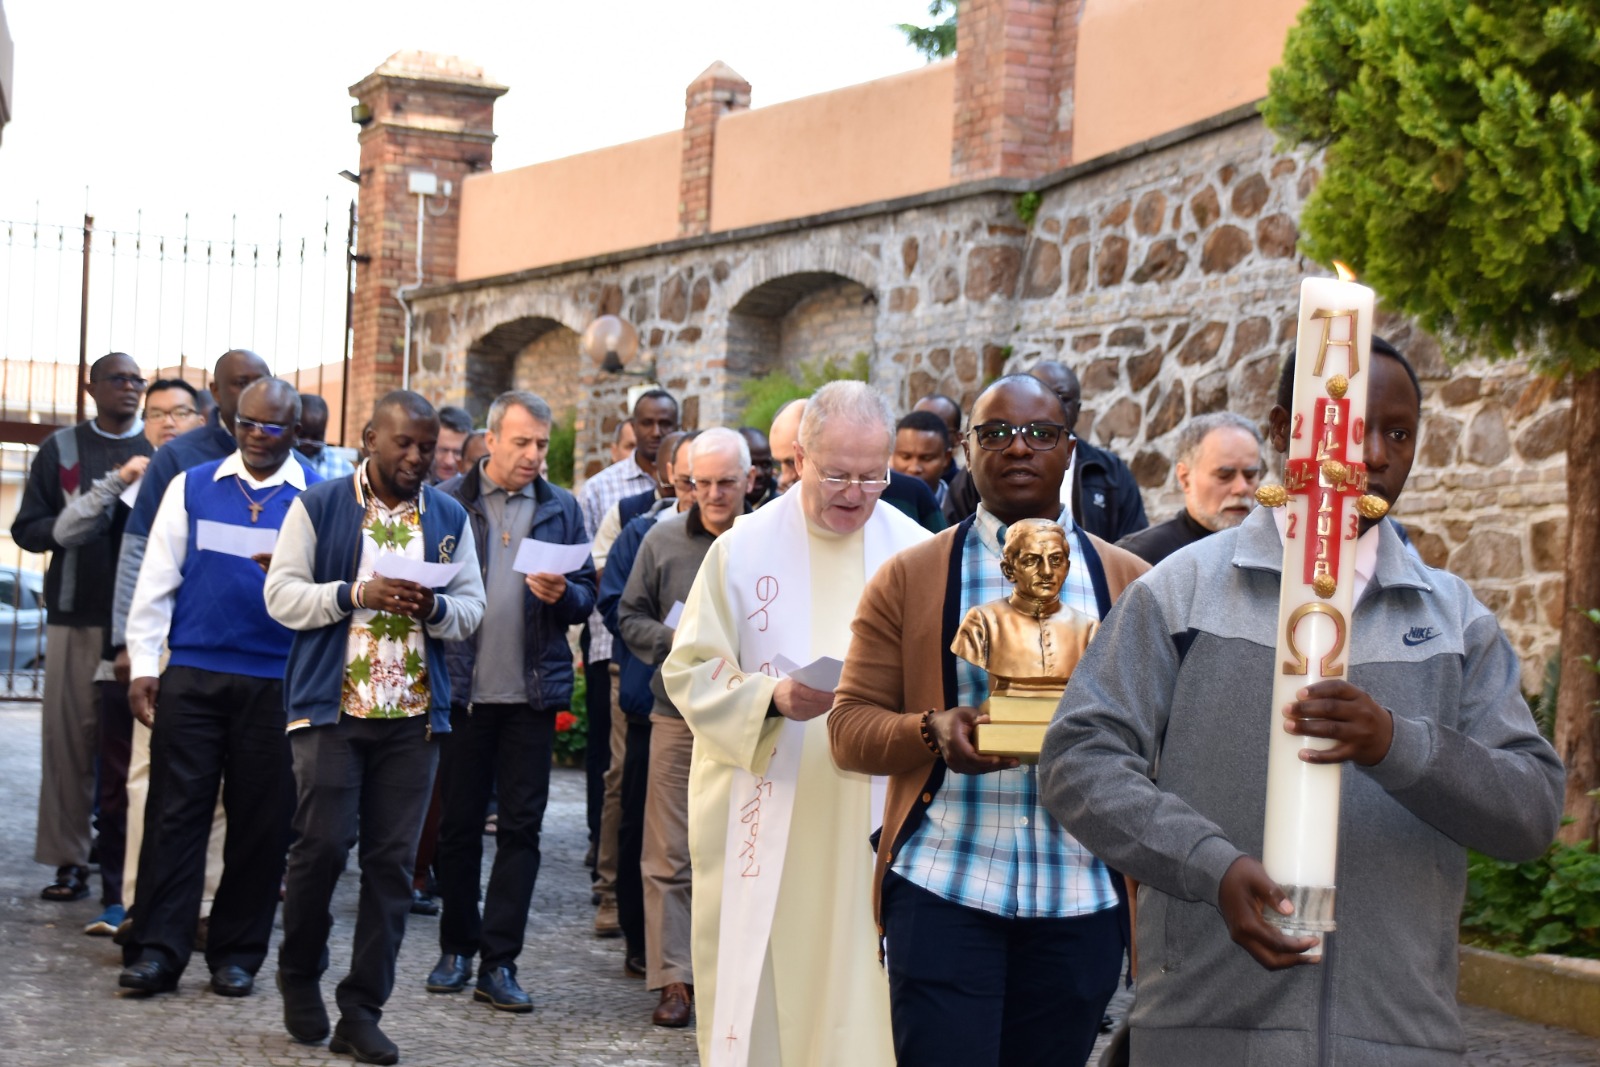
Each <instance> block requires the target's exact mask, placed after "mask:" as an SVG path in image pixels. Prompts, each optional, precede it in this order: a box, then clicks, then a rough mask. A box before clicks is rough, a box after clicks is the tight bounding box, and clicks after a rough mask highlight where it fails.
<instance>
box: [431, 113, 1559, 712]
mask: <svg viewBox="0 0 1600 1067" xmlns="http://www.w3.org/2000/svg"><path fill="white" fill-rule="evenodd" d="M1317 178H1318V169H1317V165H1316V160H1315V159H1314V158H1312V159H1307V158H1304V157H1300V156H1285V155H1278V154H1274V151H1273V137H1272V135H1271V134H1270V132H1269V131H1267V130H1266V129H1265V127H1264V126H1263V125H1262V124H1261V122H1260V121H1259V119H1257V118H1256V117H1255V116H1254V115H1253V114H1250V113H1248V112H1245V113H1240V114H1235V115H1233V116H1230V117H1228V119H1227V120H1226V121H1219V122H1216V123H1213V124H1208V125H1206V126H1204V127H1202V128H1199V129H1195V130H1190V131H1187V132H1185V133H1182V134H1179V135H1173V136H1171V137H1169V138H1165V139H1162V140H1161V141H1159V142H1152V143H1150V144H1146V145H1144V146H1139V147H1137V148H1135V149H1130V150H1127V151H1124V152H1121V153H1117V154H1116V155H1115V156H1113V157H1110V158H1109V159H1108V160H1104V161H1099V162H1097V163H1095V164H1091V165H1088V166H1085V167H1079V168H1075V169H1069V170H1067V171H1063V172H1059V173H1058V174H1057V175H1055V176H1054V177H1052V178H1046V179H1042V180H1040V181H1038V182H1034V183H1032V184H1031V185H1024V184H1021V183H1015V182H1013V183H1011V184H1010V185H1007V183H1005V182H1004V181H999V182H996V181H990V182H986V183H976V184H972V185H968V186H958V187H955V188H953V189H949V190H944V191H942V192H939V193H931V194H924V195H922V196H918V197H911V198H907V199H905V200H903V201H898V202H895V203H891V204H885V205H872V206H869V207H865V208H862V209H857V210H852V211H844V212H835V213H832V214H831V215H827V216H821V217H818V218H814V219H806V220H797V221H796V222H794V223H782V224H773V225H769V226H762V227H753V228H751V229H750V230H746V231H736V232H732V233H727V234H717V235H711V236H702V237H695V238H688V239H685V240H681V241H677V242H673V243H671V244H668V245H662V246H657V247H655V248H650V249H642V250H638V251H636V252H627V253H618V254H614V255H609V256H602V257H596V258H594V259H592V260H586V261H583V262H580V263H575V264H563V265H557V266H554V267H550V268H538V269H535V270H531V271H526V272H523V273H521V274H516V275H509V276H505V277H501V278H494V279H485V280H482V281H473V282H464V283H458V284H456V285H451V286H441V287H437V288H435V289H433V290H429V291H426V292H424V293H422V294H420V295H419V297H418V300H417V306H418V308H419V313H420V315H421V320H422V339H421V349H420V367H421V369H420V371H419V372H418V374H417V375H416V378H415V381H416V384H417V387H418V388H419V389H422V390H423V391H425V392H427V393H428V394H429V395H430V396H434V397H435V398H436V399H438V400H441V401H442V402H446V403H467V404H468V406H469V407H475V408H479V409H481V407H482V406H483V405H484V403H486V399H487V398H489V397H492V396H493V395H494V392H495V391H498V390H499V389H503V388H506V387H508V386H510V385H511V384H513V382H514V381H515V382H516V383H518V384H521V383H523V382H527V383H530V384H531V383H534V382H536V381H549V380H551V379H552V378H555V379H558V380H560V381H562V382H567V383H573V384H574V385H575V386H576V393H575V403H576V407H577V411H578V416H577V422H578V430H579V442H578V447H579V470H580V472H583V473H592V472H593V471H594V470H596V469H598V466H599V464H600V462H601V449H602V448H603V446H604V443H605V440H606V434H607V433H608V432H609V430H610V428H611V427H614V425H615V422H616V420H617V419H619V418H621V417H623V416H624V406H623V405H624V399H625V395H626V385H627V384H628V383H627V382H626V381H625V380H621V379H617V378H614V377H611V376H603V375H601V374H599V372H598V370H597V368H596V367H595V366H594V365H593V363H592V361H590V360H589V359H588V357H586V356H584V355H582V354H581V353H579V352H578V351H577V350H576V347H575V346H570V345H561V346H559V351H558V352H555V351H552V353H551V354H550V355H549V356H548V357H538V356H536V355H535V354H534V353H533V352H532V350H530V349H528V346H529V345H536V344H539V343H540V341H539V339H540V338H543V337H547V336H548V335H549V334H550V333H551V332H553V331H558V330H559V331H567V332H577V331H581V330H582V329H583V328H584V327H585V326H587V325H588V323H589V322H591V321H593V319H594V318H595V317H596V316H597V315H598V314H601V313H603V312H605V311H615V312H617V313H619V314H622V315H624V316H625V317H627V318H628V319H629V320H630V321H631V322H633V323H634V325H635V326H637V327H638V329H639V332H640V336H641V339H642V341H643V344H644V347H645V349H646V351H647V353H648V354H649V355H651V356H653V357H654V358H655V359H656V360H657V362H658V374H657V377H658V379H659V380H660V381H661V382H662V384H664V385H665V386H666V387H667V388H668V389H671V390H672V391H673V392H674V393H676V394H677V395H679V396H680V397H682V398H684V401H685V404H684V418H685V422H686V423H687V424H689V425H714V424H719V423H727V424H737V421H738V417H739V392H738V385H739V383H740V382H741V381H743V380H745V378H747V377H748V376H750V375H756V374H762V373H765V372H767V371H769V370H773V369H776V368H779V367H786V368H790V369H792V368H794V367H795V365H796V361H797V360H814V359H817V358H820V357H824V356H826V355H830V354H832V355H837V356H839V357H841V358H843V359H845V360H848V359H849V358H850V356H851V355H853V354H854V352H856V351H865V352H867V353H868V354H869V357H870V360H871V368H872V369H871V376H872V381H873V382H874V383H875V384H876V385H878V386H879V387H880V388H882V389H883V390H884V391H885V392H886V393H887V394H888V396H889V397H890V398H891V399H892V401H893V402H894V403H895V405H896V406H897V408H899V409H902V410H903V409H906V408H908V407H909V405H910V404H911V403H912V402H913V401H914V400H915V399H916V398H917V397H919V396H922V395H925V394H927V393H929V392H933V391H942V392H947V393H950V394H951V395H953V396H955V397H957V398H958V399H959V400H960V401H961V402H962V404H963V405H968V404H970V403H971V401H972V400H973V398H974V397H975V396H976V394H977V392H978V391H979V389H980V388H981V387H982V385H983V384H984V383H985V382H987V381H989V380H991V379H993V378H994V377H995V376H997V375H999V374H1001V373H1006V372H1011V371H1017V370H1025V369H1027V368H1028V367H1029V366H1031V365H1033V364H1034V363H1036V362H1038V361H1039V360H1042V359H1060V360H1062V361H1063V362H1066V363H1068V364H1070V365H1071V366H1073V367H1075V368H1076V369H1077V370H1078V371H1079V373H1080V375H1081V376H1082V379H1083V386H1084V412H1083V417H1082V421H1081V422H1080V424H1079V427H1078V430H1079V432H1080V434H1082V435H1084V436H1086V437H1088V438H1089V439H1091V440H1093V441H1095V442H1096V443H1098V444H1102V445H1105V446H1107V447H1110V448H1111V449H1113V450H1114V451H1116V452H1117V453H1119V454H1120V455H1122V456H1123V457H1124V458H1126V459H1127V460H1128V462H1129V463H1130V464H1131V466H1132V467H1133V469H1134V471H1135V473H1136V475H1137V476H1138V478H1139V481H1140V484H1141V486H1142V487H1143V488H1144V492H1145V497H1146V507H1147V510H1148V511H1149V513H1150V515H1151V517H1152V519H1153V520H1155V521H1160V520H1161V519H1164V518H1166V517H1168V516H1170V515H1171V514H1173V513H1174V512H1175V511H1176V510H1177V508H1178V507H1180V506H1181V496H1180V494H1179V493H1178V491H1177V488H1176V486H1175V484H1174V480H1173V475H1172V462H1173V460H1172V449H1173V446H1174V443H1175V439H1176V431H1177V428H1178V427H1179V426H1180V425H1181V424H1182V422H1183V420H1184V419H1186V418H1187V417H1189V416H1191V415H1194V414H1200V413H1203V412H1207V411H1215V410H1220V409H1223V408H1228V409H1232V410H1234V411H1238V412H1241V413H1243V414H1246V415H1248V416H1249V417H1251V418H1254V419H1256V420H1258V421H1259V422H1261V423H1263V424H1264V423H1265V420H1266V415H1267V411H1268V409H1269V407H1270V397H1271V395H1272V393H1273V390H1274V387H1275V381H1276V375H1277V371H1278V366H1279V362H1280V360H1281V358H1282V356H1283V355H1284V354H1285V353H1286V352H1287V351H1288V350H1289V348H1290V347H1291V346H1292V343H1293V333H1294V323H1295V312H1296V307H1297V304H1298V284H1299V281H1300V279H1301V278H1303V277H1305V276H1307V275H1308V274H1319V273H1325V271H1324V269H1323V268H1322V267H1320V266H1319V265H1317V264H1312V263H1308V262H1306V261H1305V260H1304V259H1302V258H1301V257H1300V256H1299V255H1298V253H1297V251H1296V247H1295V246H1296V240H1297V237H1298V231H1297V228H1296V223H1295V219H1296V217H1297V216H1298V213H1299V210H1300V206H1301V204H1302V203H1303V202H1304V200H1305V198H1306V196H1307V195H1308V194H1309V192H1310V191H1311V189H1312V188H1313V187H1314V186H1315V183H1316V181H1317ZM1027 188H1031V189H1035V190H1037V192H1038V196H1039V199H1038V203H1037V211H1036V213H1035V214H1034V215H1033V216H1032V218H1031V219H1024V218H1023V217H1022V215H1023V213H1024V211H1025V205H1024V202H1023V201H1022V200H1021V199H1020V198H1019V197H1018V196H1017V193H1016V190H1020V189H1027ZM1379 328H1380V330H1381V331H1383V332H1385V333H1386V334H1387V335H1389V336H1390V337H1391V338H1393V339H1395V340H1396V341H1397V342H1398V343H1399V344H1400V345H1401V347H1402V348H1403V349H1404V350H1406V351H1407V352H1408V353H1409V354H1410V355H1411V356H1412V358H1413V360H1414V361H1415V362H1416V364H1417V367H1418V371H1419V373H1420V374H1421V376H1422V379H1423V386H1424V389H1425V391H1426V392H1427V397H1426V401H1425V421H1424V429H1423V435H1422V442H1421V451H1420V454H1419V458H1418V463H1417V467H1416V471H1415V473H1414V474H1413V476H1412V480H1411V483H1410V485H1409V489H1408V492H1407V494H1406V496H1405V497H1404V498H1403V499H1402V500H1401V501H1400V503H1399V505H1398V507H1397V508H1396V511H1395V515H1396V517H1397V518H1398V519H1400V520H1401V521H1402V522H1403V523H1405V524H1406V526H1407V528H1408V530H1409V531H1410V533H1411V536H1412V537H1413V539H1414V541H1415V542H1416V544H1417V547H1418V550H1419V551H1420V552H1421V554H1422V556H1423V558H1424V559H1426V560H1427V561H1428V562H1429V563H1432V564H1435V565H1442V566H1449V567H1450V568H1451V569H1452V570H1455V571H1457V572H1458V573H1460V574H1462V575H1463V576H1464V577H1466V578H1467V579H1468V580H1469V581H1471V582H1472V583H1473V586H1474V588H1475V589H1476V590H1477V592H1478V595H1479V596H1480V597H1482V598H1483V599H1484V601H1485V602H1486V603H1487V604H1489V606H1490V607H1491V608H1493V609H1495V610H1496V612H1497V614H1499V615H1500V617H1501V620H1502V622H1503V624H1504V625H1505V627H1506V629H1507V632H1508V634H1509V635H1510V637H1511V640H1512V642H1513V644H1514V645H1515V646H1516V648H1517V651H1518V653H1519V654H1520V655H1521V657H1522V659H1523V662H1524V683H1525V685H1526V686H1527V687H1529V688H1536V687H1537V683H1538V679H1539V677H1540V675H1541V673H1542V670H1543V666H1544V662H1545V660H1546V659H1547V658H1548V657H1549V656H1550V655H1551V653H1552V652H1553V651H1554V649H1555V646H1556V624H1557V621H1558V615H1559V612H1560V610H1561V607H1562V605H1561V587H1562V583H1561V574H1562V565H1561V564H1562V561H1561V557H1562V554H1563V546H1564V544H1565V522H1566V519H1565V515H1566V510H1565V505H1564V500H1565V489H1564V480H1563V479H1564V477H1565V456H1564V452H1563V448H1562V443H1563V434H1564V432H1565V428H1566V422H1565V418H1566V412H1567V399H1566V397H1565V395H1564V393H1563V392H1562V390H1561V389H1560V388H1558V387H1554V386H1552V384H1551V383H1548V382H1546V381H1544V380H1543V379H1539V378H1536V377H1533V376H1530V375H1529V374H1528V373H1527V372H1526V371H1525V370H1523V369H1522V368H1521V367H1519V366H1517V365H1515V364H1509V365H1508V364H1493V365H1491V364H1489V363H1486V362H1482V361H1469V362H1467V363H1464V364H1460V365H1458V366H1456V367H1455V368H1453V369H1452V368H1451V367H1450V366H1448V365H1447V364H1446V363H1445V361H1444V359H1443V356H1442V354H1441V352H1440V349H1439V346H1438V344H1437V343H1436V342H1435V341H1434V340H1433V339H1431V338H1430V337H1428V336H1426V335H1425V334H1422V333H1421V332H1420V331H1417V330H1414V329H1412V328H1411V327H1410V326H1409V325H1408V324H1407V323H1405V322H1403V321H1401V320H1399V319H1397V318H1395V317H1393V316H1388V317H1384V318H1382V320H1381V321H1380V323H1379ZM566 335H567V334H566V333H562V334H561V336H566ZM544 344H546V345H550V344H551V342H549V341H545V342H544ZM540 364H544V365H545V366H546V369H545V370H544V371H543V372H540V371H537V370H536V369H535V367H536V366H537V365H540ZM541 375H542V376H541ZM550 388H552V389H554V388H555V387H554V386H552V387H550ZM561 395H562V396H566V395H569V394H566V393H563V394H561Z"/></svg>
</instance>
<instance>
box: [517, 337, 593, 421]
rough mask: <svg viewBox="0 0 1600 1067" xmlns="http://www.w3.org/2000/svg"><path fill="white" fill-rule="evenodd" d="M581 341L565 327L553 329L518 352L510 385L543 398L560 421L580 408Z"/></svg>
mask: <svg viewBox="0 0 1600 1067" xmlns="http://www.w3.org/2000/svg"><path fill="white" fill-rule="evenodd" d="M578 340H579V338H578V335H577V334H576V333H575V332H573V331H572V330H569V329H567V328H566V327H564V326H563V327H559V328H557V329H554V330H551V331H550V332H549V333H547V334H545V335H544V336H542V337H540V338H539V339H538V340H536V341H533V342H532V343H531V344H529V345H528V347H526V348H524V349H523V350H522V351H521V352H519V353H518V354H517V358H516V362H515V363H514V364H513V365H512V369H511V388H513V389H526V390H528V391H529V392H531V393H536V394H538V395H539V396H541V397H543V398H544V401H545V403H547V404H549V405H550V410H551V411H552V412H554V413H555V417H556V421H558V422H564V421H566V418H567V412H569V411H576V410H577V407H578V400H579V398H580V396H581V386H580V383H579V381H578Z"/></svg>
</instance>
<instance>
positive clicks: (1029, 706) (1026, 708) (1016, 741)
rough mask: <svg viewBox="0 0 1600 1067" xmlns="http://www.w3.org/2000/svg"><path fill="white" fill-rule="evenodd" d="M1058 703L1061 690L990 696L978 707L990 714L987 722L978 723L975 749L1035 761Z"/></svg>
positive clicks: (1025, 761)
mask: <svg viewBox="0 0 1600 1067" xmlns="http://www.w3.org/2000/svg"><path fill="white" fill-rule="evenodd" d="M1060 703H1061V691H1060V690H1057V691H1056V692H1055V693H1053V694H1052V693H1049V692H1038V691H1035V692H1030V693H1029V694H1028V695H1027V696H1015V695H1012V694H1009V693H1004V694H1002V693H997V694H995V695H994V696H991V697H990V698H989V699H988V700H985V701H984V702H983V706H982V707H981V708H979V709H978V710H979V711H982V712H985V713H987V714H988V716H989V721H988V722H986V723H979V724H978V751H979V752H981V753H983V754H984V755H985V756H1012V757H1014V758H1016V759H1018V760H1021V761H1022V762H1023V763H1038V762H1039V748H1040V746H1041V745H1043V744H1044V731H1045V728H1046V727H1048V726H1049V725H1050V720H1051V719H1052V718H1054V717H1055V713H1056V705H1058V704H1060Z"/></svg>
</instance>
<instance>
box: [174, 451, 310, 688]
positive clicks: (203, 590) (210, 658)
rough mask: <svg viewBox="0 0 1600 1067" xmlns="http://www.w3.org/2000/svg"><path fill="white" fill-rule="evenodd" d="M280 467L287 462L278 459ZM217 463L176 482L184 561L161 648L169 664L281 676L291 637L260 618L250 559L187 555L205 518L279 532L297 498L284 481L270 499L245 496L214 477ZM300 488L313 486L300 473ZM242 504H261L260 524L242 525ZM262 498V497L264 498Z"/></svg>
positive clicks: (245, 518) (246, 510)
mask: <svg viewBox="0 0 1600 1067" xmlns="http://www.w3.org/2000/svg"><path fill="white" fill-rule="evenodd" d="M285 462H288V461H287V460H285ZM222 463H223V461H222V460H220V459H219V460H213V461H212V462H210V463H202V464H201V465H200V466H198V467H192V468H190V469H189V471H188V473H187V474H186V475H185V477H184V485H183V505H184V509H185V510H186V511H187V512H188V514H189V551H188V554H187V555H186V556H185V557H184V561H183V567H182V569H181V572H180V573H181V574H182V575H183V584H182V585H180V586H179V587H178V595H177V599H176V602H175V603H174V604H173V609H172V628H171V630H170V632H169V634H168V636H167V644H168V646H170V647H171V649H172V659H171V660H170V661H169V662H170V663H171V664H172V665H174V666H178V667H194V668H196V669H198V670H202V671H216V672H218V673H221V674H243V675H246V676H248V677H251V678H273V679H278V678H282V677H283V669H284V665H285V664H286V663H287V662H288V659H289V645H290V644H291V643H292V642H293V640H294V631H292V630H290V629H289V628H288V627H286V626H283V625H281V624H280V623H278V622H277V621H276V620H275V619H273V618H272V616H270V615H268V614H267V602H266V600H265V598H264V597H263V596H262V592H261V590H262V588H263V587H264V586H265V585H266V581H267V576H266V575H265V574H264V573H263V572H262V570H261V568H260V567H259V566H257V565H256V563H255V561H254V560H249V559H245V558H244V557H243V556H230V555H226V554H224V553H221V552H212V551H209V550H208V551H205V552H201V551H198V550H196V549H195V547H194V546H195V530H196V529H197V524H198V523H199V522H200V521H201V520H203V519H208V520H210V521H212V522H222V523H227V524H229V525H232V526H252V525H253V526H254V527H255V528H256V529H261V530H265V529H273V530H276V529H279V528H280V527H282V525H283V519H284V516H285V515H287V514H288V513H289V505H290V504H291V503H292V502H293V501H294V498H295V497H296V496H298V495H299V493H300V491H299V490H298V489H296V488H295V487H294V486H293V485H291V484H290V483H288V482H284V483H283V485H282V487H281V488H280V489H278V490H277V491H276V492H274V491H273V490H271V489H249V487H248V486H246V485H245V484H244V482H243V481H241V480H240V479H238V478H235V477H233V476H231V475H230V476H228V477H226V478H223V479H221V480H220V481H219V480H217V478H216V473H217V468H218V467H220V466H221V465H222ZM305 475H306V484H308V485H310V484H311V483H313V482H316V481H318V480H319V479H318V478H317V475H316V474H315V472H313V471H306V472H305ZM241 488H244V489H246V490H248V491H249V493H250V500H255V501H258V502H263V504H264V506H263V509H262V512H261V518H260V520H259V521H257V522H255V523H251V521H250V501H249V500H247V499H246V497H245V493H243V492H240V489H241ZM269 494H270V495H269Z"/></svg>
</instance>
